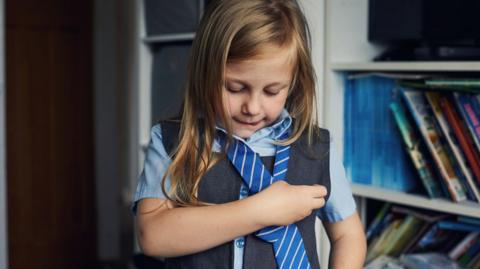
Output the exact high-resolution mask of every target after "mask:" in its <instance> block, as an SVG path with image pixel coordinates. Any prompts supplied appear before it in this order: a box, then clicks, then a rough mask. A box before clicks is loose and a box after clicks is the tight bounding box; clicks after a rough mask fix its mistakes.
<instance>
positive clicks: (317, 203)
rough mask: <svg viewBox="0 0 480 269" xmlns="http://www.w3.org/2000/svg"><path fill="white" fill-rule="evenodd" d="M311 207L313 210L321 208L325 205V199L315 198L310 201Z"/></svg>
mask: <svg viewBox="0 0 480 269" xmlns="http://www.w3.org/2000/svg"><path fill="white" fill-rule="evenodd" d="M312 201H313V202H312V207H313V208H322V207H323V206H324V205H325V199H324V198H315V199H312Z"/></svg>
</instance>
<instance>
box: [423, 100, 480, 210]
mask: <svg viewBox="0 0 480 269" xmlns="http://www.w3.org/2000/svg"><path fill="white" fill-rule="evenodd" d="M425 96H426V97H427V100H428V102H429V104H430V106H431V107H432V111H433V114H434V115H435V118H436V119H437V122H438V125H439V126H440V128H441V129H442V132H443V135H444V136H445V138H446V140H447V142H448V144H449V145H450V148H451V149H452V152H453V156H454V158H455V162H456V163H457V164H458V166H459V168H460V170H461V175H458V176H459V178H461V179H464V182H463V184H464V187H465V189H466V190H467V191H468V192H469V193H470V197H471V199H472V200H475V201H479V202H480V190H479V189H478V186H477V184H476V183H475V178H474V177H473V174H472V171H471V170H470V167H469V166H468V164H467V160H466V159H465V156H464V154H463V152H462V150H461V149H460V147H459V145H458V142H457V141H456V137H455V135H454V132H453V130H452V129H451V128H450V125H449V124H448V121H447V119H446V118H445V116H444V114H443V111H442V108H441V106H440V98H441V94H440V93H438V92H427V93H425Z"/></svg>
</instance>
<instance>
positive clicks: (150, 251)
mask: <svg viewBox="0 0 480 269" xmlns="http://www.w3.org/2000/svg"><path fill="white" fill-rule="evenodd" d="M137 238H138V246H139V247H140V250H141V251H142V253H143V254H145V255H147V256H150V257H166V256H165V251H164V248H163V247H162V245H163V244H162V242H161V240H157V239H158V237H156V236H153V235H151V234H150V233H149V232H148V231H146V229H139V230H138V233H137Z"/></svg>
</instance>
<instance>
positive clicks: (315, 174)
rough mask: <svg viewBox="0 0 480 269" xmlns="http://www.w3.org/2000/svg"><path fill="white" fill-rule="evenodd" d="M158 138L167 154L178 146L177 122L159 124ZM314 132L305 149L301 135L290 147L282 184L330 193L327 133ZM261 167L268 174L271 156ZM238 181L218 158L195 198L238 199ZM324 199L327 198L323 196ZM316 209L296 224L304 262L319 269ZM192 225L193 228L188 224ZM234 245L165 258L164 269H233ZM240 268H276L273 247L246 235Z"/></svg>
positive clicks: (219, 201)
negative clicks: (319, 188) (322, 188)
mask: <svg viewBox="0 0 480 269" xmlns="http://www.w3.org/2000/svg"><path fill="white" fill-rule="evenodd" d="M161 127H162V137H163V139H162V140H163V143H164V146H165V149H166V150H167V152H171V150H172V149H173V148H174V147H175V145H176V144H177V143H178V131H179V127H180V126H179V123H178V122H172V121H164V122H161ZM317 131H318V132H316V133H317V135H316V136H315V139H314V141H313V145H312V146H310V147H308V146H307V137H306V135H302V136H301V137H300V139H299V140H298V141H296V142H295V143H293V144H292V147H291V149H290V160H289V163H288V171H287V176H286V181H287V182H288V183H289V184H292V185H312V184H320V185H323V186H325V187H326V188H327V191H328V194H330V172H329V171H330V169H329V146H330V138H329V133H328V131H327V130H325V129H317ZM262 161H263V163H264V164H265V167H266V168H268V169H269V170H270V171H272V167H273V162H274V157H263V158H262ZM241 185H242V178H241V177H240V175H239V174H238V172H237V171H236V170H235V167H234V166H233V165H232V164H231V163H230V161H229V160H228V158H226V157H225V158H222V159H221V160H220V161H219V162H218V163H217V164H216V165H215V166H213V167H212V168H211V169H209V170H208V171H207V173H206V174H205V175H204V176H203V177H202V178H201V181H200V185H199V190H198V198H199V200H200V201H203V202H207V203H215V204H222V203H228V202H232V201H235V200H238V199H239V194H240V187H241ZM326 198H327V199H328V195H327V197H326ZM317 211H318V210H314V211H313V212H312V214H311V215H310V216H308V217H306V218H304V219H303V220H301V221H299V222H297V223H296V225H297V227H298V228H299V231H300V233H301V235H302V238H303V241H304V245H305V249H306V253H307V256H308V260H309V262H310V265H311V267H312V268H314V269H316V268H320V265H319V262H318V256H317V248H316V239H315V217H316V215H317ZM192 225H194V224H193V223H192ZM233 248H234V244H233V241H232V242H228V243H225V244H223V245H220V246H217V247H214V248H212V249H209V250H206V251H203V252H200V253H196V254H191V255H185V256H181V257H175V258H167V259H165V268H167V269H183V268H184V269H194V268H195V269H227V268H233V254H234V252H233V251H234V249H233ZM244 248H245V249H244V257H243V268H244V269H258V268H262V269H269V268H272V269H274V268H277V265H276V262H275V256H274V252H273V246H272V244H270V243H267V242H265V241H263V240H261V239H259V238H257V237H255V236H254V235H251V234H250V235H247V236H246V240H245V245H244Z"/></svg>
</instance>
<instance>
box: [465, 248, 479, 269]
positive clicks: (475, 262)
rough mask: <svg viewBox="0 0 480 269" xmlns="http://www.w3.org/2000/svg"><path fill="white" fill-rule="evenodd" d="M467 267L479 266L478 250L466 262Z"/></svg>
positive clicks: (476, 267)
mask: <svg viewBox="0 0 480 269" xmlns="http://www.w3.org/2000/svg"><path fill="white" fill-rule="evenodd" d="M466 267H467V268H474V269H478V268H480V251H478V252H477V254H475V256H473V257H472V260H471V261H470V262H468V263H467V266H466Z"/></svg>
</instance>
